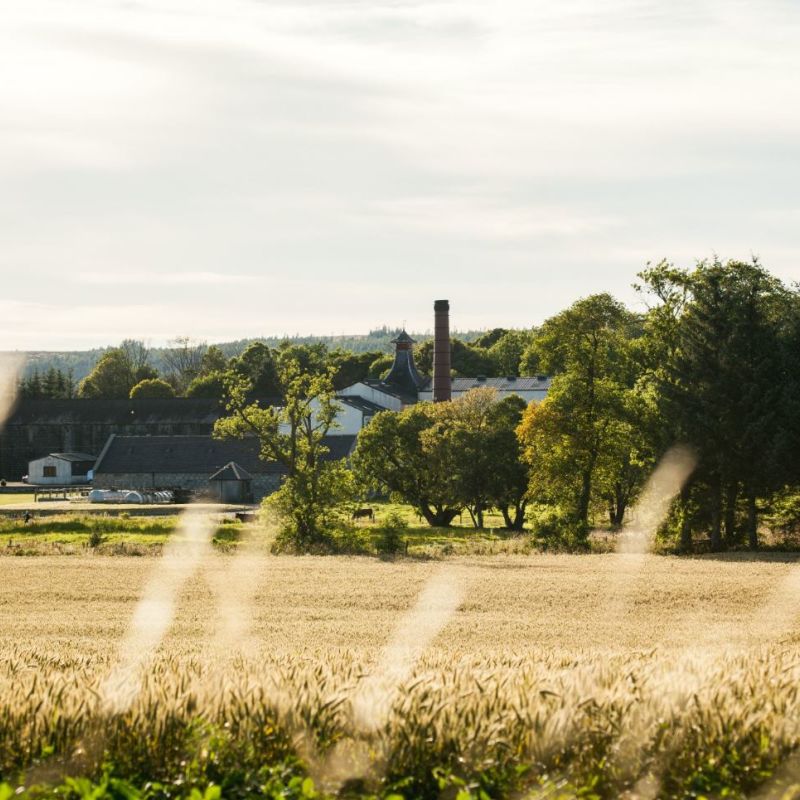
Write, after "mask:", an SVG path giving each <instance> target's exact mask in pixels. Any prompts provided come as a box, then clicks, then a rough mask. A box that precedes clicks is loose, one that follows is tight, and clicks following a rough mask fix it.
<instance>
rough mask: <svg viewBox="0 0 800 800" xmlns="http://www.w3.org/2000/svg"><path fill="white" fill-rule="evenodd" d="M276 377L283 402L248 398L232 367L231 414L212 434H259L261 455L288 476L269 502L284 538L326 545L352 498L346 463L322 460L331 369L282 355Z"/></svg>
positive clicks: (304, 546)
mask: <svg viewBox="0 0 800 800" xmlns="http://www.w3.org/2000/svg"><path fill="white" fill-rule="evenodd" d="M277 377H278V379H279V380H280V387H281V391H282V396H283V400H282V405H281V406H279V407H276V406H263V405H262V404H261V403H260V402H259V401H257V400H255V401H254V400H252V399H251V398H252V396H253V385H252V383H251V382H250V381H249V380H248V379H247V378H244V377H242V375H241V374H240V373H239V372H237V371H235V370H232V371H231V372H230V373H229V375H228V379H227V393H228V398H229V399H228V404H227V409H228V412H229V415H228V416H226V417H223V418H222V419H219V420H218V421H217V423H216V425H215V427H214V435H215V436H218V437H221V438H224V437H234V438H243V437H245V436H257V437H258V440H259V442H260V450H261V458H262V459H263V460H265V461H277V462H278V463H280V464H282V465H283V466H284V467H285V469H286V476H285V478H284V480H283V483H282V485H281V487H280V489H279V490H278V492H276V493H275V494H274V495H273V496H272V497H271V498H270V503H271V504H272V507H273V508H274V509H275V510H277V512H278V514H279V516H280V518H281V520H282V523H283V536H284V541H285V542H286V543H287V544H290V545H291V546H292V547H294V548H296V549H299V550H309V549H313V548H315V547H318V546H320V545H323V544H325V542H326V539H327V535H328V533H329V531H330V528H331V526H332V524H333V523H334V521H335V520H336V519H337V517H338V512H339V510H340V508H341V505H342V503H343V502H345V501H346V500H349V499H350V484H351V479H350V475H349V472H348V470H347V468H346V467H345V465H343V464H342V463H340V462H332V461H329V460H326V459H325V455H326V454H327V453H328V449H327V447H326V446H325V443H324V439H325V437H326V436H327V435H328V433H329V432H330V430H331V429H332V428H333V427H334V425H335V420H336V413H337V411H338V404H337V402H336V398H335V394H334V390H333V384H332V376H331V373H330V372H326V373H323V374H313V373H310V372H307V371H305V370H304V369H303V367H302V365H301V364H300V363H299V361H298V360H295V359H292V358H290V357H285V358H283V359H281V360H280V362H279V364H278V367H277Z"/></svg>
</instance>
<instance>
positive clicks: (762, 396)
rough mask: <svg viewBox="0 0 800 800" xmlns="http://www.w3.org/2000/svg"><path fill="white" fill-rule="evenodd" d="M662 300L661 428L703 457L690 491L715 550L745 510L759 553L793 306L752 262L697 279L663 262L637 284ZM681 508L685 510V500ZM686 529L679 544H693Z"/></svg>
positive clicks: (779, 450)
mask: <svg viewBox="0 0 800 800" xmlns="http://www.w3.org/2000/svg"><path fill="white" fill-rule="evenodd" d="M641 277H642V279H643V281H644V286H645V287H646V289H647V290H649V292H650V294H651V295H652V296H655V297H656V298H657V300H658V303H657V305H656V306H655V308H654V309H653V310H652V311H651V313H650V315H649V320H648V323H649V325H650V326H651V328H652V330H653V331H655V332H656V334H657V335H656V340H657V342H658V344H656V345H654V346H653V349H654V351H655V354H656V356H657V357H658V359H659V362H658V363H657V364H654V365H653V369H652V374H653V381H654V384H655V386H656V390H657V394H658V397H659V403H660V406H661V416H662V419H663V422H664V426H665V428H666V429H668V430H670V431H671V432H672V435H673V436H675V437H676V438H681V439H683V440H685V441H687V442H688V443H690V444H691V445H692V446H693V447H694V449H695V450H696V452H697V453H698V456H699V467H698V472H697V475H696V478H695V481H694V487H693V491H694V492H695V494H699V496H700V499H701V502H700V503H699V504H696V508H698V509H701V510H702V509H707V519H704V520H703V523H704V524H707V525H708V528H709V529H710V537H711V546H712V548H713V549H715V550H719V549H722V548H723V547H724V546H726V545H728V544H731V543H733V542H734V541H735V540H736V538H737V533H738V530H739V527H738V522H737V515H738V509H739V506H740V505H741V503H742V502H743V503H744V506H745V509H746V513H745V516H746V520H745V525H744V532H745V533H746V535H747V538H748V542H749V544H750V545H751V546H753V547H755V546H757V544H758V536H757V533H758V510H757V502H758V498H759V497H766V496H768V495H769V493H770V492H771V491H772V490H774V489H775V488H776V487H779V486H780V485H781V484H782V482H783V481H784V480H785V478H786V477H787V476H786V475H785V474H782V466H783V465H784V464H785V463H786V458H785V451H783V444H782V442H783V440H784V438H785V437H784V433H783V429H784V427H785V426H784V424H783V423H784V421H785V420H786V419H787V414H786V409H787V403H790V402H791V401H790V400H789V395H787V392H786V387H787V381H786V376H787V375H788V371H787V366H788V361H787V358H788V359H790V358H791V356H790V353H791V351H792V348H791V346H788V347H787V341H788V340H790V339H791V334H790V333H789V330H790V328H791V324H790V320H791V319H792V318H793V315H792V309H793V307H794V304H795V303H796V300H795V298H794V297H793V296H792V294H791V293H790V292H788V291H787V290H786V288H785V287H784V286H782V284H781V283H780V282H779V281H778V280H777V279H775V278H774V277H772V276H770V275H769V274H768V273H767V272H766V271H765V270H764V269H763V268H762V267H761V266H760V265H759V264H758V263H757V262H752V263H744V262H736V261H729V262H727V263H722V262H721V261H719V260H715V261H713V262H701V263H700V264H698V265H697V267H696V268H695V269H694V270H691V271H689V270H678V269H675V268H674V267H672V266H671V265H670V264H666V263H661V264H659V265H657V266H655V267H651V268H649V269H648V270H645V272H643V273H642V275H641ZM683 499H684V502H685V504H688V503H689V501H690V496H689V494H687V493H685V494H684V498H683ZM687 534H688V527H686V528H684V544H687V545H688V544H689V541H690V540H689V537H688V535H687Z"/></svg>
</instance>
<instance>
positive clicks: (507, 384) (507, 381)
mask: <svg viewBox="0 0 800 800" xmlns="http://www.w3.org/2000/svg"><path fill="white" fill-rule="evenodd" d="M551 383H552V378H551V377H550V376H548V375H536V376H533V377H519V378H514V377H505V378H482V379H480V380H478V378H452V379H451V388H452V391H454V392H468V391H469V390H470V389H479V388H481V387H482V386H489V387H490V388H492V389H497V390H498V391H501V392H546V391H547V390H548V389H549V388H550V384H551ZM420 391H421V392H429V391H431V381H430V379H428V380H427V381H426V382H425V384H424V385H423V386H422V387H421V388H420Z"/></svg>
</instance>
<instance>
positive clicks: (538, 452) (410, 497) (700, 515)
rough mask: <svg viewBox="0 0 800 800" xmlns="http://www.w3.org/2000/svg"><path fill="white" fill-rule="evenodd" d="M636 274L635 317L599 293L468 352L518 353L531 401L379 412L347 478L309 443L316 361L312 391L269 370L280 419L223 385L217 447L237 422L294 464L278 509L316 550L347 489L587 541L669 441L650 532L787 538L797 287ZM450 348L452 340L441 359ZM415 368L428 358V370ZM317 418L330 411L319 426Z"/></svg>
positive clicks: (797, 517) (749, 539)
mask: <svg viewBox="0 0 800 800" xmlns="http://www.w3.org/2000/svg"><path fill="white" fill-rule="evenodd" d="M638 277H639V281H638V284H637V289H638V290H639V292H640V294H641V296H642V298H643V299H644V300H645V301H646V304H647V311H645V312H644V313H636V312H633V311H631V310H629V309H627V308H626V307H625V306H624V305H623V304H622V303H620V302H618V301H617V300H615V299H614V298H613V297H611V296H610V295H608V294H597V295H593V296H590V297H586V298H583V299H581V300H578V301H577V302H576V303H574V304H573V305H572V306H570V307H569V308H567V309H565V310H564V311H562V312H560V313H558V314H556V315H555V316H553V317H552V318H550V319H548V320H546V321H545V322H544V323H543V324H542V325H541V326H540V327H539V328H538V329H535V330H530V331H523V332H513V333H514V336H513V337H510V336H509V335H508V334H509V332H505V331H501V332H497V333H496V334H495V332H492V333H490V334H488V335H487V339H486V340H485V341H484V342H480V341H478V342H475V343H471V344H469V345H468V346H466V348H465V349H466V350H467V351H468V352H469V356H470V357H475V353H474V352H472V351H477V354H478V356H477V357H480V358H484V357H486V355H487V353H488V352H489V351H491V350H492V349H493V348H497V347H498V345H501V344H502V348H503V349H504V350H507V351H508V352H512V344H513V353H514V356H513V358H514V359H515V360H516V359H517V358H518V360H517V361H516V364H517V369H518V370H520V371H525V372H529V373H534V374H535V373H546V374H549V375H551V376H552V386H551V388H550V390H549V393H548V396H547V398H546V399H545V400H544V401H543V402H541V403H538V404H531V405H529V406H527V407H525V404H524V403H523V402H521V401H520V400H518V399H517V398H513V397H512V398H509V399H506V400H503V401H500V402H497V398H496V397H495V396H494V395H493V393H492V391H491V390H487V389H482V390H477V391H475V392H472V393H469V394H468V395H466V396H464V397H462V398H460V399H458V400H456V401H453V402H451V403H440V404H432V403H419V404H417V405H414V406H410V407H407V408H406V409H404V410H403V411H400V412H389V411H386V412H382V413H379V414H377V415H376V416H375V417H374V419H373V420H372V422H371V423H370V424H369V425H368V426H367V427H366V428H365V429H364V430H363V431H362V432H361V433H360V435H359V439H358V444H357V447H356V451H355V453H354V456H353V459H352V465H353V470H352V474H351V478H352V481H350V482H348V481H347V480H344V479H343V478H342V475H341V474H338V477H337V478H336V479H335V480H334V479H333V478H332V476H333V474H334V472H336V471H337V470H340V469H341V467H340V466H334V465H331V464H329V463H325V462H324V461H323V460H322V459H321V458H320V453H321V452H322V450H323V447H322V439H323V438H324V436H325V435H326V434H327V433H329V432H335V430H334V429H333V428H332V426H333V425H334V422H333V420H334V418H335V414H331V413H329V412H330V409H331V408H332V404H333V403H334V395H335V390H336V386H335V379H336V376H337V374H338V373H337V371H336V366H335V365H334V364H332V363H331V362H326V361H325V360H324V359H321V360H320V361H319V362H317V364H316V366H314V365H312V372H313V374H314V380H315V382H313V383H307V382H306V383H302V381H308V380H309V379H308V378H305V377H303V376H304V375H306V373H307V370H308V367H309V365H308V364H303V363H301V361H299V360H298V359H297V353H296V352H295V353H294V354H293V355H291V356H290V357H287V358H286V359H284V362H283V363H282V362H281V360H280V358H279V359H278V361H277V362H276V363H277V375H278V378H279V380H280V379H281V377H284V378H287V376H288V380H286V381H285V385H284V394H285V396H287V397H288V398H289V402H287V404H286V406H285V407H284V409H272V410H267V409H260V408H258V407H254V406H253V405H252V403H251V401H250V400H249V399H248V396H249V394H250V393H251V388H252V384H251V383H249V382H248V379H247V378H246V376H244V375H243V374H242V373H241V372H239V373H238V374H236V377H235V379H234V382H233V384H231V385H232V386H233V387H234V400H233V402H231V403H229V406H228V409H229V412H230V417H228V418H227V419H224V420H222V421H221V422H220V423H219V425H218V434H219V435H231V434H233V435H243V434H244V431H245V428H246V427H247V426H249V428H248V430H249V432H250V433H256V434H257V435H260V436H261V438H262V442H264V443H266V444H265V445H264V447H265V453H266V454H268V455H272V456H276V457H278V458H279V459H281V460H283V461H284V462H285V463H287V464H289V465H290V467H291V469H290V481H289V484H288V485H289V486H290V489H288V490H287V492H286V493H285V494H284V495H283V498H282V500H283V502H284V508H285V509H289V508H295V509H296V508H297V507H298V505H303V503H304V502H306V499H307V498H309V497H313V498H314V501H313V503H312V505H316V508H317V511H316V512H315V514H312V515H311V516H310V517H309V518H308V519H307V520H306V522H304V523H303V525H302V526H301V527H302V539H303V541H305V542H309V541H313V540H314V538H315V536H322V537H323V538H324V535H325V525H324V524H323V522H322V521H323V519H327V520H330V519H333V518H334V517H335V515H333V516H331V514H330V513H329V512H330V509H331V508H334V507H335V506H336V504H337V503H338V502H340V501H341V500H343V499H345V498H346V496H347V492H345V493H344V495H341V496H338V495H337V491H340V490H342V489H343V487H345V488H347V487H349V489H348V491H361V492H365V491H371V492H379V493H382V494H385V495H390V496H393V497H395V498H397V499H400V500H403V501H405V502H407V503H410V504H411V505H412V506H414V507H415V508H416V509H417V511H418V513H419V514H420V515H421V516H422V517H424V518H425V519H426V520H427V522H428V523H429V524H431V525H435V526H447V525H449V524H451V523H452V521H453V520H454V519H455V517H456V515H458V514H459V513H461V512H462V511H467V512H468V513H469V515H470V518H471V519H472V520H473V522H474V524H475V525H476V527H481V526H482V525H483V521H484V514H485V512H486V511H487V510H488V509H490V508H491V509H497V510H499V511H500V513H501V514H502V515H503V518H504V520H505V524H506V526H507V527H508V528H510V529H521V528H522V526H523V524H524V522H525V521H526V519H527V521H528V522H529V524H530V525H531V527H533V528H534V531H535V532H536V533H538V534H539V535H540V536H541V537H543V538H544V539H550V540H555V541H559V542H566V543H571V544H573V545H576V546H581V545H585V544H586V542H587V541H588V538H589V535H590V532H591V531H592V529H593V528H596V527H598V526H602V527H604V528H612V529H613V528H618V527H619V526H620V525H621V524H623V523H624V522H625V520H626V515H627V514H628V512H629V509H630V508H631V505H632V504H633V503H634V502H635V500H636V498H637V496H638V494H639V492H640V491H641V490H642V487H643V486H644V483H645V481H646V479H647V477H648V476H649V475H650V474H651V473H652V471H653V469H654V467H655V466H656V464H657V463H658V462H659V460H660V459H661V457H662V456H663V455H664V454H665V453H666V452H667V451H668V450H669V449H670V448H671V447H672V446H674V445H676V444H682V445H684V446H688V447H689V448H691V450H692V451H693V452H694V453H695V456H696V460H697V467H696V469H695V471H694V473H693V474H692V476H691V478H690V480H689V481H688V483H687V484H686V485H685V486H684V487H683V489H682V491H681V494H680V497H679V498H678V499H677V500H676V502H675V503H674V504H673V506H672V509H671V511H670V514H669V518H668V519H667V520H666V522H665V524H664V526H663V529H662V531H661V535H662V536H663V537H665V538H667V539H670V540H672V541H673V542H674V544H675V545H676V546H678V547H680V548H682V549H684V550H690V549H691V548H692V547H693V546H694V545H695V543H696V542H699V541H704V542H706V543H707V546H709V547H710V548H711V549H713V550H722V549H725V548H729V547H734V546H740V545H747V546H749V547H757V546H758V545H759V531H760V530H761V520H762V518H763V516H764V515H765V514H767V513H769V514H770V517H771V519H772V520H773V521H774V520H775V519H779V520H781V521H782V523H781V524H784V525H785V526H786V527H787V528H788V527H792V526H795V527H796V526H797V523H798V522H800V503H798V501H797V497H798V487H799V486H800V474H799V471H800V413H798V412H799V411H800V409H798V404H800V363H798V361H799V360H800V292H799V291H798V287H796V286H793V287H789V286H786V285H784V284H783V283H782V282H781V281H779V280H778V279H777V278H775V277H774V276H772V275H770V274H769V273H768V272H767V271H766V270H765V269H764V268H763V267H762V266H761V265H760V264H759V263H758V262H757V261H754V262H749V263H745V262H738V261H729V262H725V263H723V262H721V261H719V260H714V261H708V262H701V263H699V264H697V265H696V266H695V267H693V268H691V269H680V268H677V267H675V266H673V265H672V264H669V263H667V262H662V263H659V264H656V265H649V266H648V267H647V268H646V269H645V270H644V271H643V272H642V273H640V275H639V276H638ZM493 338H494V340H492V339H493ZM458 349H459V345H457V344H455V343H454V346H453V352H454V354H455V353H456V352H457V351H458ZM495 352H497V351H496V350H495ZM425 358H426V356H425V350H424V348H423V349H422V353H420V359H419V361H420V363H421V366H422V368H423V369H425ZM497 363H498V362H495V364H497ZM512 363H514V362H513V361H509V362H508V363H507V364H504V366H509V367H510V366H511V365H512ZM289 364H294V366H293V367H292V369H293V370H294V372H292V370H291V369H289V368H288V365H289ZM462 366H463V364H462ZM503 371H508V372H511V370H510V368H509V369H508V370H503ZM484 373H490V370H489V369H488V368H486V369H485V370H484ZM301 379H302V380H301ZM229 380H230V379H229ZM310 391H311V392H313V396H311V395H309V392H310ZM237 392H238V394H237ZM312 400H313V401H314V402H311V401H312ZM292 404H294V405H293V410H292V411H287V410H286V409H287V408H289V407H291V406H292ZM315 408H317V409H319V408H323V409H327V410H328V413H324V414H322V416H315V411H314V409H315ZM304 414H305V415H307V416H306V417H304ZM259 415H262V416H261V417H259ZM281 415H284V416H281ZM287 415H288V416H287ZM231 420H238V422H236V421H231ZM243 420H248V422H247V423H246V424H245V423H244V422H243ZM265 420H266V421H269V425H266V424H263V423H264V422H265ZM320 421H322V422H321V424H320ZM281 422H283V426H282V428H281V425H280V423H281ZM287 424H288V427H287ZM243 426H244V427H243ZM279 428H280V429H281V430H284V431H286V430H288V431H289V433H288V434H286V433H284V434H282V435H284V436H285V435H288V436H289V437H290V439H289V440H287V441H285V442H284V445H285V446H284V447H283V450H282V454H281V453H278V452H277V450H276V449H275V448H274V447H273V446H272V445H270V444H269V443H270V442H271V441H273V440H274V437H275V435H276V434H275V431H277V430H278V429H279ZM292 437H294V438H292ZM325 475H327V476H328V477H327V478H326V477H323V476H325ZM328 478H330V480H328ZM315 481H316V483H315ZM292 487H293V488H292ZM321 487H322V488H321ZM358 487H360V488H358ZM320 489H321V490H320ZM317 490H320V491H317ZM287 498H288V499H287ZM304 498H306V499H304ZM277 502H281V498H278V500H277ZM309 520H310V521H309ZM290 527H292V526H290ZM297 529H298V526H297V524H294V530H295V531H296V530H297Z"/></svg>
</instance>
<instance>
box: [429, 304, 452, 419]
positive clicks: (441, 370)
mask: <svg viewBox="0 0 800 800" xmlns="http://www.w3.org/2000/svg"><path fill="white" fill-rule="evenodd" d="M433 311H434V324H433V402H434V403H442V402H446V401H448V400H450V397H451V384H450V303H449V301H447V300H437V301H436V302H434V304H433Z"/></svg>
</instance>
